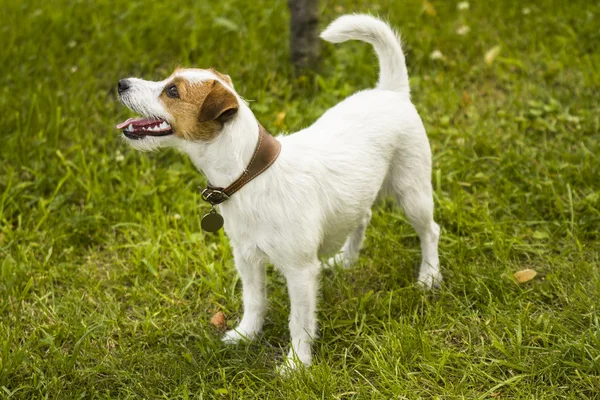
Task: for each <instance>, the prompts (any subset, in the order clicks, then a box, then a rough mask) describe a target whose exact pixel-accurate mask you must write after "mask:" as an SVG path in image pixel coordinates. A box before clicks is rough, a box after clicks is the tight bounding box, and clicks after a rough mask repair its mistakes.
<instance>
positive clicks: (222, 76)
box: [209, 68, 234, 89]
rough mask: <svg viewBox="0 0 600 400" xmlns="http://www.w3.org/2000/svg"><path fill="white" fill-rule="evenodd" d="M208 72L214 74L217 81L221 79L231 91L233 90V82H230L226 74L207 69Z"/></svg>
mask: <svg viewBox="0 0 600 400" xmlns="http://www.w3.org/2000/svg"><path fill="white" fill-rule="evenodd" d="M209 70H210V71H211V72H212V73H213V74H215V75H216V76H218V77H219V79H222V80H223V81H224V82H225V83H226V84H228V85H229V86H230V87H231V88H232V89H234V87H233V82H232V81H231V77H230V76H229V75H226V74H222V73H220V72H219V71H217V70H216V69H214V68H209Z"/></svg>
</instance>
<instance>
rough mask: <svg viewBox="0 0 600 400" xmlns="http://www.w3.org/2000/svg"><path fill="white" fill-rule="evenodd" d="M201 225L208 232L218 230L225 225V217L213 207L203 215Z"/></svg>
mask: <svg viewBox="0 0 600 400" xmlns="http://www.w3.org/2000/svg"><path fill="white" fill-rule="evenodd" d="M200 226H201V227H202V229H204V230H205V231H206V232H216V231H218V230H219V229H221V228H222V227H223V217H222V216H221V214H219V213H218V212H217V211H216V210H215V208H214V207H213V208H212V210H210V212H209V213H208V214H206V215H205V216H204V217H202V221H200Z"/></svg>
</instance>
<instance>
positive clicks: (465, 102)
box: [462, 90, 472, 106]
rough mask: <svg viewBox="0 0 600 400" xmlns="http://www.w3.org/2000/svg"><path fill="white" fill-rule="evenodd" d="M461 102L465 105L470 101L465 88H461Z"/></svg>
mask: <svg viewBox="0 0 600 400" xmlns="http://www.w3.org/2000/svg"><path fill="white" fill-rule="evenodd" d="M462 103H463V105H465V106H470V105H471V103H472V102H471V98H470V97H469V93H467V91H466V90H463V93H462Z"/></svg>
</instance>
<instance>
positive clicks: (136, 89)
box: [117, 14, 442, 370]
mask: <svg viewBox="0 0 600 400" xmlns="http://www.w3.org/2000/svg"><path fill="white" fill-rule="evenodd" d="M321 38H322V39H324V40H326V41H328V42H331V43H341V42H345V41H348V40H359V41H363V42H367V43H370V44H371V45H372V46H373V47H374V49H375V52H376V54H377V56H378V58H379V64H380V71H379V81H378V83H377V85H376V86H375V88H373V89H369V90H363V91H359V92H357V93H355V94H353V95H351V96H350V97H348V98H346V99H345V100H343V101H342V102H340V103H339V104H337V105H336V106H334V107H333V108H331V109H329V110H327V111H326V112H325V113H324V114H323V115H322V116H321V117H320V118H319V119H318V120H317V121H316V122H315V123H314V124H313V125H311V126H310V127H308V128H306V129H303V130H301V131H299V132H296V133H294V134H291V135H286V136H278V137H277V138H275V139H273V140H276V141H277V143H276V144H277V146H280V153H279V154H278V157H277V158H276V159H275V160H274V161H273V162H272V165H270V166H268V168H266V167H265V168H266V169H264V171H263V172H262V173H261V174H260V175H258V176H256V177H255V179H253V180H252V181H249V182H247V183H246V184H245V185H244V186H243V187H242V188H241V189H240V190H239V191H238V192H237V193H235V194H234V195H232V196H231V197H230V198H229V199H227V200H226V201H224V202H223V203H222V204H220V205H219V206H218V209H219V212H220V213H221V214H222V216H223V217H224V221H225V222H224V224H225V225H224V227H225V232H226V234H227V236H228V237H229V240H230V242H231V245H232V247H233V254H234V260H235V266H236V269H237V271H238V273H239V275H240V277H241V280H242V286H243V304H244V313H243V317H242V319H241V321H240V322H239V325H238V326H237V327H236V328H235V329H233V330H230V331H228V332H227V333H226V334H225V336H224V337H223V341H224V342H226V343H237V342H238V341H240V340H252V339H255V338H256V337H257V335H258V334H259V333H260V332H261V329H262V327H263V322H264V319H265V313H266V310H267V299H266V292H265V264H267V263H269V262H270V263H272V264H273V265H274V266H275V267H276V269H277V270H278V271H279V272H280V273H282V274H283V275H284V276H285V278H286V281H287V288H288V292H289V297H290V302H291V312H290V319H289V329H290V334H291V348H290V350H289V353H288V356H287V357H286V359H285V361H284V364H283V366H282V368H283V370H293V369H295V368H297V367H299V366H302V365H310V364H311V361H312V350H311V344H312V341H313V339H314V338H315V336H316V334H317V320H316V309H317V295H318V293H317V292H318V289H319V275H320V271H321V269H322V268H323V266H325V267H329V266H333V265H341V266H343V267H345V268H348V267H350V266H351V265H353V264H354V263H355V262H356V261H357V259H358V256H359V251H360V249H361V246H362V244H363V239H364V236H365V230H366V228H367V225H368V224H369V221H370V219H371V207H372V206H373V204H374V202H375V201H376V199H377V198H378V197H379V196H387V195H391V196H392V197H393V198H394V199H395V200H396V201H397V203H398V204H399V206H400V207H401V208H402V209H403V210H404V212H405V214H406V217H407V219H408V221H409V222H410V223H411V225H412V226H413V227H414V229H415V230H416V232H417V233H418V236H419V239H420V244H421V251H422V262H421V266H420V271H419V274H418V282H419V284H420V285H422V286H423V287H425V288H432V287H435V286H438V285H440V283H441V282H442V276H441V274H440V270H439V259H438V240H439V236H440V228H439V226H438V225H437V224H436V223H435V221H434V219H433V209H434V204H433V197H432V185H431V150H430V146H429V141H428V138H427V135H426V132H425V128H424V126H423V123H422V121H421V118H420V117H419V114H418V113H417V110H416V109H415V107H414V106H413V104H412V103H411V100H410V89H409V81H408V73H407V68H406V62H405V58H404V53H403V51H402V47H401V42H400V38H399V36H398V34H396V33H395V31H394V30H393V29H392V28H391V27H390V26H389V25H388V24H387V23H385V22H383V21H382V20H380V19H378V18H376V17H373V16H369V15H360V14H358V15H356V14H355V15H344V16H341V17H339V18H338V19H336V20H335V21H334V22H332V23H331V24H330V25H329V26H328V27H327V29H326V30H325V31H323V32H322V34H321ZM118 92H119V98H120V100H121V102H122V103H123V104H124V105H125V106H127V107H128V108H130V109H131V110H133V111H134V112H136V113H139V114H141V115H142V116H143V117H144V118H140V119H129V120H127V121H125V122H124V123H122V124H119V125H118V126H117V127H118V128H119V129H122V131H123V136H124V138H125V140H126V141H127V142H128V143H129V144H130V145H131V146H132V147H133V148H135V149H138V150H144V151H149V150H155V149H158V148H163V147H172V148H176V149H179V150H181V151H182V152H184V153H187V155H188V156H189V157H190V159H191V161H192V163H193V164H194V166H195V167H196V168H197V169H198V170H199V171H201V172H203V173H204V174H205V176H206V177H207V179H208V181H209V182H210V184H211V185H214V186H215V187H226V186H228V185H230V184H231V183H232V182H234V181H235V180H236V179H238V178H239V177H240V175H242V174H244V171H246V168H247V166H248V165H249V163H250V162H251V161H253V159H254V156H253V154H254V152H255V151H256V149H257V143H258V141H259V139H260V138H261V137H262V136H261V128H260V126H259V124H258V121H257V119H256V117H255V116H254V114H253V113H252V111H251V110H250V108H249V107H248V105H247V103H246V102H245V101H244V100H243V99H242V97H241V96H240V95H239V94H238V93H237V92H236V90H235V89H234V85H233V83H232V81H231V78H230V77H229V76H228V75H225V74H222V73H220V72H217V71H215V70H213V69H207V70H201V69H177V70H175V72H174V73H173V74H172V75H171V76H169V77H168V78H166V79H165V80H163V81H160V82H154V81H146V80H142V79H137V78H127V79H122V80H120V81H119V84H118ZM330 255H333V256H332V257H331V258H329V259H327V260H326V261H325V262H324V263H322V262H321V261H320V260H321V257H324V256H327V257H328V256H330ZM324 260H325V259H324Z"/></svg>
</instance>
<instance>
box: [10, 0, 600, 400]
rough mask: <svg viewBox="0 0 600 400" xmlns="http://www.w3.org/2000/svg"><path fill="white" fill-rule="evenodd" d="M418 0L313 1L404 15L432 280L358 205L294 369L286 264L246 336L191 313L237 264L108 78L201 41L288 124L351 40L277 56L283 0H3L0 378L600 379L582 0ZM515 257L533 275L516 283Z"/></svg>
mask: <svg viewBox="0 0 600 400" xmlns="http://www.w3.org/2000/svg"><path fill="white" fill-rule="evenodd" d="M430 1H431V3H430V4H431V6H432V7H433V10H432V8H431V7H429V8H428V9H427V10H428V11H427V12H423V2H422V1H421V0H419V1H417V0H406V1H402V2H399V1H395V0H381V1H379V2H378V3H377V4H372V2H370V1H366V0H352V1H350V0H347V1H343V0H340V1H337V2H335V3H334V2H331V1H325V0H322V1H321V8H322V11H323V12H322V19H321V21H322V24H326V23H327V22H329V21H331V20H332V19H333V18H335V16H337V15H339V14H341V13H343V12H351V11H363V12H364V11H371V12H374V13H378V14H380V15H382V16H384V17H387V18H388V19H389V20H391V22H392V23H393V24H394V25H396V26H397V27H399V28H400V29H401V31H402V33H403V37H404V41H405V48H406V52H407V60H408V63H409V72H410V75H411V85H412V93H413V99H414V102H415V104H416V106H417V108H418V109H419V111H420V114H421V116H422V118H423V120H424V123H425V125H426V128H427V130H428V133H429V136H430V140H431V144H432V148H433V153H434V163H435V164H434V174H433V177H432V179H433V182H434V187H435V197H436V198H435V200H436V207H437V208H436V219H437V221H438V222H439V223H440V224H441V225H442V232H443V235H442V239H441V242H440V252H441V258H442V263H443V274H444V277H445V283H444V285H443V287H442V288H441V289H440V290H439V291H437V292H435V293H433V294H426V293H423V292H421V291H419V290H418V289H417V288H416V287H415V285H414V282H415V279H414V278H415V273H416V268H417V265H418V263H419V257H420V256H419V251H418V240H417V238H416V235H415V233H414V232H413V230H412V229H411V228H410V226H408V224H407V223H406V220H405V218H404V217H403V215H402V214H401V213H400V212H399V211H397V210H396V209H394V208H393V207H391V205H390V204H388V203H385V202H384V203H382V204H380V205H378V206H376V207H375V210H374V218H373V222H372V225H371V226H370V228H369V229H368V232H367V240H366V244H365V248H364V251H363V253H362V256H361V259H360V262H359V265H358V266H357V267H355V268H353V269H351V270H347V271H342V270H339V271H329V272H326V273H325V274H324V275H323V295H322V299H321V302H320V311H319V321H320V338H319V339H318V340H317V342H316V346H315V365H314V366H313V367H312V368H311V369H310V370H309V371H304V372H302V373H299V374H298V375H297V376H294V377H292V378H288V379H282V378H280V377H278V376H277V375H276V374H275V372H274V370H275V367H276V365H277V364H278V363H279V362H281V359H282V356H283V354H284V351H285V348H286V346H287V342H288V340H289V336H288V332H287V327H286V323H287V314H288V309H289V307H288V300H287V295H286V293H285V288H284V285H283V281H282V278H281V277H280V276H279V275H278V274H277V273H276V272H275V271H270V272H269V285H268V286H269V292H270V299H271V302H270V311H269V314H268V322H267V326H266V329H265V332H264V334H263V336H262V337H261V339H260V340H259V342H258V343H255V344H247V345H242V346H239V347H226V346H224V345H222V344H221V343H220V341H219V336H220V333H219V332H217V331H216V330H215V329H214V328H213V327H212V326H211V325H210V323H209V320H210V317H211V315H212V314H213V313H215V312H216V311H223V312H224V313H225V315H226V316H227V317H228V324H229V325H230V326H232V325H233V324H234V323H235V321H236V320H237V319H238V318H239V317H240V310H241V299H240V293H239V286H240V285H239V282H238V278H237V277H236V274H235V272H234V271H235V270H234V265H233V261H232V255H231V249H230V247H229V245H228V241H227V239H226V237H225V236H224V234H223V233H220V234H218V235H210V234H204V233H202V231H201V229H200V223H199V217H200V216H201V215H202V214H203V213H204V212H205V211H206V210H207V207H206V205H205V204H203V203H202V202H201V201H200V196H199V193H198V191H197V190H196V187H197V186H198V185H200V184H202V183H203V179H204V178H203V177H202V176H201V175H200V174H199V173H198V172H196V171H195V170H194V168H193V167H192V165H191V164H190V162H189V161H188V160H187V159H186V158H184V157H182V156H181V155H179V154H176V153H174V152H170V151H165V152H161V153H153V154H140V153H137V152H134V151H133V150H131V149H129V148H127V147H126V146H125V145H124V144H123V143H122V141H121V140H120V139H119V135H118V132H116V130H115V129H114V125H115V124H116V123H117V122H119V121H121V120H123V119H125V118H126V117H128V116H129V114H128V112H127V110H126V109H125V108H124V107H122V106H120V105H119V104H117V102H116V101H115V90H114V89H115V87H116V82H117V80H118V79H119V78H122V77H126V76H130V75H137V76H143V77H145V78H147V79H162V78H163V77H164V76H166V74H168V73H169V72H170V71H171V70H172V69H173V68H174V67H176V66H177V65H186V66H198V67H209V66H213V67H215V68H217V69H218V70H221V71H223V72H225V73H228V74H230V75H231V76H232V78H233V80H234V83H235V85H236V88H237V89H238V91H239V92H240V93H241V94H242V95H243V96H244V97H246V98H248V99H251V100H252V103H251V104H252V108H253V110H254V111H255V113H256V115H257V117H258V118H259V119H260V121H262V123H263V124H264V125H265V126H266V127H267V129H269V130H270V131H272V132H277V131H281V130H285V131H294V130H296V129H298V128H300V127H302V126H306V125H308V124H310V123H311V122H312V121H314V120H315V119H316V118H317V117H318V116H319V115H320V114H321V113H322V112H323V111H324V110H326V109H327V108H329V107H331V106H332V105H334V104H335V103H336V102H338V101H340V100H341V99H342V98H344V97H345V96H347V95H348V94H350V93H353V92H355V91H356V90H360V89H362V88H366V87H370V86H373V85H374V82H375V81H376V74H377V64H376V60H375V58H374V57H373V55H372V50H371V49H370V48H369V46H368V45H365V44H360V43H346V44H343V45H339V46H332V45H329V44H324V46H323V59H322V66H321V69H320V71H318V72H317V73H311V74H308V75H306V76H299V77H295V76H294V74H293V71H292V69H291V67H290V66H289V64H288V62H287V59H288V49H287V39H286V38H287V32H288V29H287V21H288V17H289V16H288V13H287V9H286V5H285V2H273V1H266V0H257V1H253V2H248V1H242V0H227V1H220V2H207V1H191V2H190V1H183V0H172V1H169V2H166V1H163V2H159V1H152V2H146V1H144V2H142V1H137V0H136V1H133V0H132V1H127V2H122V1H116V0H98V1H85V0H79V1H66V0H56V1H52V2H47V1H42V0H27V1H17V0H7V1H4V2H3V7H2V16H1V17H0V18H1V23H0V48H2V52H0V75H1V76H2V77H3V79H2V85H1V87H0V115H1V116H2V117H1V119H2V128H3V132H2V134H1V135H0V151H1V159H0V161H1V162H0V273H1V280H0V345H1V349H0V395H1V396H2V397H4V398H15V399H16V398H22V399H32V398H50V399H66V398H171V399H188V398H219V399H221V398H223V399H226V398H231V399H233V398H244V399H250V398H257V399H269V398H273V399H281V398H284V399H288V398H294V399H314V398H327V399H329V398H335V399H365V398H377V399H379V398H381V399H387V398H443V399H451V398H481V399H485V398H495V399H498V398H500V399H506V398H519V399H521V398H529V399H546V398H570V399H583V398H597V397H599V395H598V393H600V317H599V311H600V307H599V306H600V303H599V300H598V298H599V294H600V273H599V269H598V266H599V264H600V256H599V252H600V250H599V249H600V233H599V227H600V165H599V162H598V160H599V157H600V135H599V128H600V117H599V115H600V112H599V111H600V108H599V106H598V92H599V89H600V71H599V70H598V66H599V65H600V52H599V51H598V43H600V33H599V31H598V26H599V17H600V6H599V5H598V4H593V3H592V2H587V1H575V2H558V1H552V0H543V1H542V0H540V1H537V2H530V3H520V2H512V1H508V0H504V1H495V2H472V3H471V6H470V8H469V9H467V10H462V11H461V10H458V9H457V3H456V2H442V1H434V0H430ZM432 11H435V15H432V14H434V13H433V12H432ZM462 25H467V26H469V28H470V32H468V33H467V34H466V35H458V34H457V33H456V31H457V29H458V28H459V27H461V26H462ZM495 46H500V47H499V48H500V53H499V55H498V57H497V58H496V59H495V60H493V62H492V63H491V64H489V65H488V64H487V63H486V62H485V61H484V55H485V54H486V52H488V51H489V50H490V49H492V48H494V47H495ZM434 50H440V51H441V53H442V54H443V58H442V59H437V60H435V59H431V58H430V54H431V53H432V52H434ZM282 113H285V116H284V114H282ZM524 268H532V269H535V270H536V271H537V272H538V275H537V277H536V278H535V279H534V280H532V281H530V282H527V283H524V284H517V283H516V282H515V281H514V279H513V278H512V275H513V273H514V272H516V271H519V270H521V269H524Z"/></svg>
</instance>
